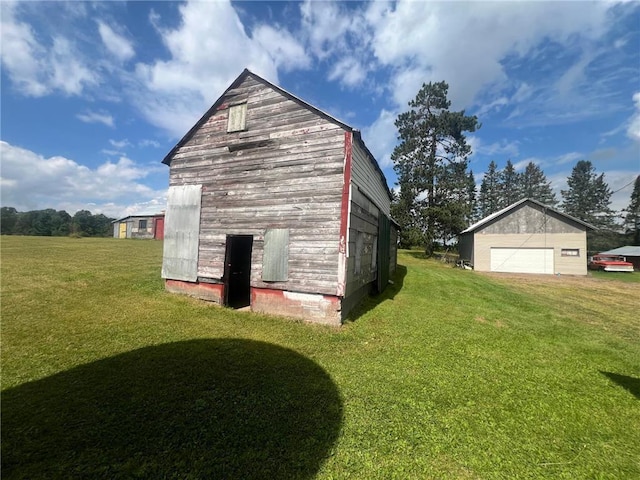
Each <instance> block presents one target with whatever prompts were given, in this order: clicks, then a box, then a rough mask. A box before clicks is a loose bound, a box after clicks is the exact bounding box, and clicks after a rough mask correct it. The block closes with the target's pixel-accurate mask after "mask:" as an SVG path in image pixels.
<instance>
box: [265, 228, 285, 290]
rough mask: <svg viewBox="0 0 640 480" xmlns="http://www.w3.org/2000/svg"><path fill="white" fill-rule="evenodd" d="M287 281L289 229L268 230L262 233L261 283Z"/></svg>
mask: <svg viewBox="0 0 640 480" xmlns="http://www.w3.org/2000/svg"><path fill="white" fill-rule="evenodd" d="M288 279H289V229H287V228H270V229H267V230H266V231H265V233H264V252H263V254H262V281H263V282H286V281H287V280H288Z"/></svg>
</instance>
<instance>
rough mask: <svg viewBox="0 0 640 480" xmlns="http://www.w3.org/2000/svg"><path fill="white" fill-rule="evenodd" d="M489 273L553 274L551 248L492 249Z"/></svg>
mask: <svg viewBox="0 0 640 480" xmlns="http://www.w3.org/2000/svg"><path fill="white" fill-rule="evenodd" d="M491 271H492V272H510V273H549V274H553V248H492V249H491Z"/></svg>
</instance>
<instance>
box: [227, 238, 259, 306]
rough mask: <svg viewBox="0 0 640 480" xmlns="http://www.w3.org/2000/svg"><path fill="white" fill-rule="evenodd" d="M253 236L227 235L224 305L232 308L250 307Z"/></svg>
mask: <svg viewBox="0 0 640 480" xmlns="http://www.w3.org/2000/svg"><path fill="white" fill-rule="evenodd" d="M252 249H253V236H251V235H227V248H226V252H225V262H224V304H225V305H228V306H229V307H232V308H242V307H246V306H248V305H251V250H252Z"/></svg>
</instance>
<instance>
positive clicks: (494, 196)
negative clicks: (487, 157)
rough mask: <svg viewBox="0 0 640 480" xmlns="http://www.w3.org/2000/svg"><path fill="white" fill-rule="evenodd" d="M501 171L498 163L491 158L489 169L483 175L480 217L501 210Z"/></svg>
mask: <svg viewBox="0 0 640 480" xmlns="http://www.w3.org/2000/svg"><path fill="white" fill-rule="evenodd" d="M500 205H501V201H500V173H499V172H498V165H496V162H494V161H493V160H491V163H489V169H488V170H487V171H486V172H485V174H484V176H483V177H482V183H481V184H480V194H479V195H478V214H479V216H480V218H484V217H486V216H488V215H491V214H492V213H494V212H497V211H498V210H500V208H501V207H500Z"/></svg>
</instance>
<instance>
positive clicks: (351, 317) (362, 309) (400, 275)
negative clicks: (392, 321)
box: [345, 265, 407, 323]
mask: <svg viewBox="0 0 640 480" xmlns="http://www.w3.org/2000/svg"><path fill="white" fill-rule="evenodd" d="M406 276H407V267H405V266H404V265H397V266H396V273H395V275H394V276H393V277H391V278H390V280H391V281H393V283H392V284H389V285H388V286H387V288H385V289H384V291H383V292H382V293H380V294H377V295H368V296H366V297H365V298H364V299H363V300H362V302H360V304H358V306H357V307H355V308H354V309H353V310H352V311H351V312H349V314H348V315H347V318H346V319H345V323H346V322H355V321H356V320H358V318H360V317H361V316H363V315H364V314H365V313H367V312H368V311H369V310H372V309H374V308H376V307H377V306H378V305H380V304H381V303H382V302H384V301H386V300H393V297H395V296H396V294H397V293H398V292H399V291H400V290H402V286H403V285H404V277H406Z"/></svg>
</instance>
